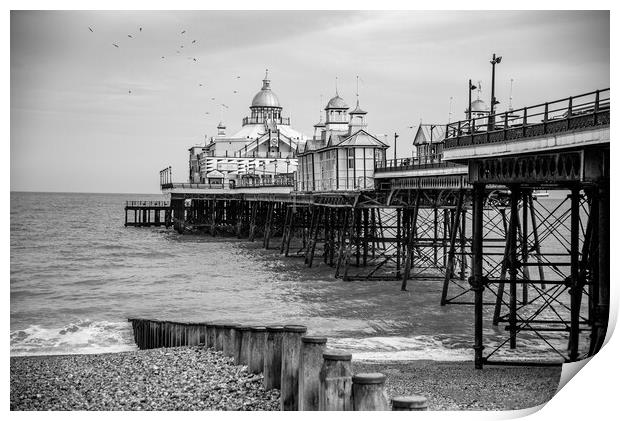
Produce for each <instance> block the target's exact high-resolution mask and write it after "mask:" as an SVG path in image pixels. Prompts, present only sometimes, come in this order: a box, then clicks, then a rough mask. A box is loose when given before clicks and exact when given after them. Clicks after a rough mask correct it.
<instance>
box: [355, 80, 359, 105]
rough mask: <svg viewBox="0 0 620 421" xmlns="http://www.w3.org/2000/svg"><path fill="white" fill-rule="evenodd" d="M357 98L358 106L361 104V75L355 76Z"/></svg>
mask: <svg viewBox="0 0 620 421" xmlns="http://www.w3.org/2000/svg"><path fill="white" fill-rule="evenodd" d="M355 99H356V100H357V106H358V107H359V106H360V77H359V76H358V75H356V76H355Z"/></svg>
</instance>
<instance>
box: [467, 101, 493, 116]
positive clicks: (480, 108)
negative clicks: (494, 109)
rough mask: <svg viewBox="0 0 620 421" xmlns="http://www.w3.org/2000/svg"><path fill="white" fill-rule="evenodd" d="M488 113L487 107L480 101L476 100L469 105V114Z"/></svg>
mask: <svg viewBox="0 0 620 421" xmlns="http://www.w3.org/2000/svg"><path fill="white" fill-rule="evenodd" d="M488 111H489V107H488V106H487V104H486V103H485V102H484V101H483V100H481V99H477V100H475V101H472V103H471V112H472V113H484V112H488Z"/></svg>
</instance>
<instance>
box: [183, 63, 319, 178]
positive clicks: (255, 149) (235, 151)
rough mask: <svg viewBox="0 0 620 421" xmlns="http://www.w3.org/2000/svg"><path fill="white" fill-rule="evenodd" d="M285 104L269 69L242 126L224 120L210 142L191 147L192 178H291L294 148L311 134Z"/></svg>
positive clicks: (293, 169)
mask: <svg viewBox="0 0 620 421" xmlns="http://www.w3.org/2000/svg"><path fill="white" fill-rule="evenodd" d="M282 110H283V108H282V106H281V105H280V100H279V99H278V96H277V95H276V94H275V92H273V90H272V89H271V80H270V79H269V73H268V72H267V73H266V74H265V78H264V79H263V85H262V87H261V89H260V91H258V92H257V93H256V95H254V98H253V99H252V103H251V105H250V115H249V116H247V117H244V118H243V119H242V122H241V129H240V130H238V131H237V132H236V133H234V134H232V135H227V134H226V126H225V125H224V123H223V122H220V123H219V124H218V126H217V135H216V136H212V137H211V138H210V141H209V143H207V144H206V145H204V146H193V147H191V148H189V172H190V174H189V183H188V184H208V185H221V186H222V187H224V186H228V185H229V184H230V183H232V184H238V183H242V184H256V185H264V184H273V183H277V182H280V181H281V180H283V179H286V178H287V177H289V178H292V173H293V172H295V171H296V170H297V160H296V159H295V152H296V151H297V149H298V148H299V147H300V146H302V147H303V145H304V144H305V142H306V139H307V137H306V136H305V135H304V134H303V133H301V132H299V131H297V130H295V129H294V128H292V127H291V120H290V118H287V117H283V115H282ZM287 175H288V176H287ZM216 188H217V187H216Z"/></svg>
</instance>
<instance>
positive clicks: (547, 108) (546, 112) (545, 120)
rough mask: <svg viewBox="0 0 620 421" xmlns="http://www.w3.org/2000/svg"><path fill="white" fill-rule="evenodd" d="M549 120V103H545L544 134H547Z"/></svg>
mask: <svg viewBox="0 0 620 421" xmlns="http://www.w3.org/2000/svg"><path fill="white" fill-rule="evenodd" d="M548 120H549V103H548V102H545V119H544V120H543V133H545V134H546V133H547V121H548Z"/></svg>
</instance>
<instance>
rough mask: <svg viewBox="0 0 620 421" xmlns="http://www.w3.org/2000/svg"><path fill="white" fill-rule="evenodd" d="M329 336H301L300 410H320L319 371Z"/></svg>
mask: <svg viewBox="0 0 620 421" xmlns="http://www.w3.org/2000/svg"><path fill="white" fill-rule="evenodd" d="M326 344H327V338H323V337H317V336H304V337H302V338H301V352H300V360H299V410H300V411H318V410H319V384H320V381H319V373H320V371H321V366H322V365H323V352H324V351H325V346H326Z"/></svg>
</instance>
